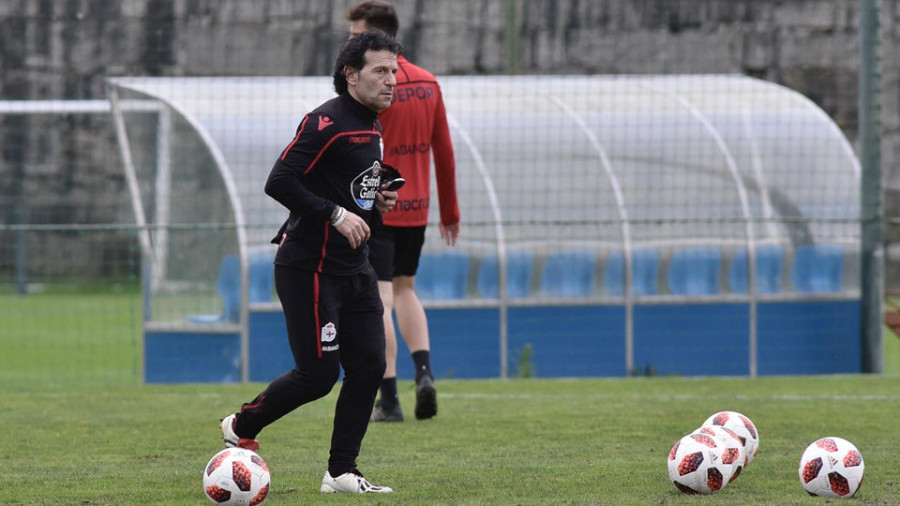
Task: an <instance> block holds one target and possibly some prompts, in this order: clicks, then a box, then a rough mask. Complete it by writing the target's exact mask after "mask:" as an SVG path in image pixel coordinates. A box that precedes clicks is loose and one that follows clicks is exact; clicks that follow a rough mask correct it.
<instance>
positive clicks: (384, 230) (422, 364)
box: [347, 0, 460, 421]
mask: <svg viewBox="0 0 900 506" xmlns="http://www.w3.org/2000/svg"><path fill="white" fill-rule="evenodd" d="M347 19H348V20H349V21H350V23H351V25H350V36H351V37H353V36H356V35H358V34H359V33H362V32H363V31H365V30H370V29H376V30H380V31H381V32H384V33H385V34H386V35H388V36H389V37H391V38H396V36H397V31H398V29H399V25H400V23H399V21H398V19H397V13H396V11H395V10H394V7H393V6H392V5H391V4H389V3H387V2H382V1H377V0H367V1H364V2H361V3H359V4H357V5H356V6H355V7H353V8H352V9H350V11H349V12H348V13H347ZM397 65H398V67H399V71H398V72H397V86H396V88H394V99H393V101H392V102H391V106H390V107H389V108H388V109H387V110H385V111H382V112H381V113H380V114H379V116H378V119H379V121H380V122H381V124H382V127H383V129H384V161H385V163H386V164H388V165H392V166H394V167H396V168H397V169H398V170H399V171H400V174H401V175H402V176H403V178H404V179H406V181H407V182H406V185H405V186H404V187H403V188H402V189H401V190H400V191H399V198H398V200H397V205H396V206H395V207H394V208H393V209H392V210H391V211H390V212H388V213H386V214H384V215H383V221H384V226H383V227H379V228H376V229H375V230H373V231H372V239H371V240H370V241H369V243H370V244H369V248H370V249H369V251H370V255H369V256H370V258H371V260H372V265H373V266H374V267H375V272H376V274H377V275H378V288H379V290H380V292H381V300H382V302H383V303H384V326H385V343H386V349H385V355H386V360H387V367H386V369H385V374H384V380H383V381H382V383H381V398H380V400H379V401H378V403H377V404H376V406H375V410H374V411H373V413H372V420H374V421H402V420H403V410H402V409H401V408H400V401H399V399H398V397H397V335H396V332H395V330H394V325H393V319H392V317H391V313H392V311H396V313H397V324H398V325H399V327H400V333H401V334H402V335H403V339H404V341H406V345H407V347H408V348H409V351H410V353H411V354H412V359H413V363H414V364H415V368H416V408H415V414H416V418H417V419H420V420H421V419H427V418H431V417H433V416H434V415H436V414H437V390H436V389H435V386H434V375H433V374H432V372H431V357H430V353H431V347H430V343H429V338H428V323H427V320H426V318H425V310H424V309H423V308H422V303H421V302H420V301H419V298H418V296H417V295H416V292H415V275H416V270H417V268H418V265H419V256H420V255H421V253H422V245H423V243H424V241H425V227H426V225H427V224H428V206H429V203H430V195H429V192H430V188H431V177H430V176H431V157H432V155H433V156H434V166H435V178H436V182H437V191H438V203H439V206H440V232H441V237H442V238H443V239H444V240H445V242H446V243H447V245H448V246H453V245H455V244H456V240H457V238H458V237H459V232H460V224H459V220H460V218H459V204H458V203H457V199H456V166H455V162H454V157H453V146H452V143H451V140H450V128H449V127H448V126H447V114H446V111H445V109H444V101H443V98H442V97H441V88H440V86H439V85H438V82H437V80H436V79H435V77H434V76H433V75H432V74H431V73H430V72H428V71H427V70H425V69H423V68H421V67H418V66H416V65H413V64H412V63H410V62H409V61H408V60H406V58H404V57H403V56H402V55H400V56H398V57H397Z"/></svg>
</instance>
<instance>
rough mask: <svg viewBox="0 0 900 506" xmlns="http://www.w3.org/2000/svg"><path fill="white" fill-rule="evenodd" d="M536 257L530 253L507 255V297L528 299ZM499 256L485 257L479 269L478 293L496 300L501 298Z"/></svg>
mask: <svg viewBox="0 0 900 506" xmlns="http://www.w3.org/2000/svg"><path fill="white" fill-rule="evenodd" d="M533 266H534V255H533V254H532V253H531V252H529V251H521V250H514V251H509V252H507V253H506V296H507V297H512V298H522V297H528V294H529V292H530V291H531V277H532V270H533ZM498 268H499V266H498V262H497V256H496V255H495V256H489V257H485V259H484V260H482V261H481V266H480V267H479V268H478V292H479V293H480V294H481V296H482V297H485V298H489V299H496V298H497V297H499V296H500V290H499V281H500V277H499V276H500V274H499V272H498Z"/></svg>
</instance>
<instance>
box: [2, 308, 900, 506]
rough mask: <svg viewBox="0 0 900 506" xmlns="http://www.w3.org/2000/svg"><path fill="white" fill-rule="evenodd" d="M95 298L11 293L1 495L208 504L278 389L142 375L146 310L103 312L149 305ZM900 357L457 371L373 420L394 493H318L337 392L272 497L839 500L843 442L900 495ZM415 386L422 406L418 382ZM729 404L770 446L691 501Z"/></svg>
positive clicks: (281, 452)
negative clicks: (791, 372)
mask: <svg viewBox="0 0 900 506" xmlns="http://www.w3.org/2000/svg"><path fill="white" fill-rule="evenodd" d="M80 299H81V303H80V304H81V305H76V306H73V307H72V308H71V309H68V310H66V311H63V312H62V314H63V316H59V314H60V313H53V314H55V315H56V316H55V317H53V318H51V317H49V316H43V317H41V316H25V317H23V315H26V314H28V313H27V312H28V311H37V310H38V309H39V308H44V309H45V308H46V307H47V305H48V304H53V301H52V300H50V299H47V300H44V301H43V302H35V299H29V298H12V299H10V300H7V299H5V298H4V300H2V301H0V328H4V329H11V330H9V331H8V332H7V333H5V334H4V336H3V338H2V340H0V385H3V388H2V389H0V403H2V406H3V409H0V427H3V429H4V436H3V437H2V438H0V459H2V461H3V462H5V463H6V464H7V465H6V466H5V468H4V472H3V475H2V479H0V504H28V505H31V504H89V505H99V504H127V505H131V504H165V505H169V504H171V505H183V504H204V503H205V501H206V499H205V498H204V496H203V492H202V487H201V471H202V469H203V467H204V466H205V464H206V462H207V460H208V459H209V458H210V457H211V456H212V455H213V454H214V453H215V452H216V451H218V450H219V449H220V448H221V440H220V437H221V436H220V434H219V431H218V419H219V418H221V417H222V416H223V415H225V414H228V413H229V412H231V411H233V410H234V409H236V408H237V407H238V406H239V405H240V403H241V402H245V401H247V400H249V399H251V398H252V397H253V396H255V395H256V394H257V393H258V392H259V390H260V389H261V388H263V385H260V384H250V385H165V386H163V385H142V384H140V382H139V381H137V376H136V372H135V371H136V370H138V365H137V362H138V361H139V357H138V356H137V355H136V354H135V351H134V350H135V347H136V343H139V333H138V330H137V329H136V328H135V325H134V317H133V316H131V317H122V318H120V317H107V316H101V315H105V314H106V312H109V311H111V312H112V313H115V314H120V313H123V312H124V313H128V314H131V315H134V314H135V312H136V311H137V310H138V308H139V307H140V306H139V301H138V302H136V300H135V298H134V297H132V296H127V297H123V296H115V295H105V294H100V295H97V296H94V297H80ZM31 304H38V306H34V307H32V306H30V305H31ZM67 304H68V303H67ZM34 314H35V315H38V314H39V313H34ZM44 314H46V313H44ZM23 318H31V319H32V321H23ZM98 319H100V320H101V321H102V322H103V324H102V325H99V324H92V323H90V322H96V320H98ZM101 327H103V329H101ZM34 328H43V329H45V330H33V329H34ZM29 329H32V330H29ZM46 329H50V330H46ZM110 329H112V330H110ZM61 336H62V337H61ZM136 340H137V341H136ZM898 356H900V340H898V339H897V338H896V337H895V336H894V335H893V334H891V333H886V334H885V371H890V372H889V373H886V374H883V375H853V376H814V377H811V376H802V377H799V376H798V377H765V378H756V379H750V378H682V377H645V378H620V379H578V380H564V379H559V380H553V379H514V380H478V381H475V380H471V381H467V380H441V381H439V383H438V388H439V394H440V395H439V403H440V413H439V415H438V416H437V417H436V418H435V419H433V420H430V421H425V422H419V421H416V420H414V419H410V420H408V421H407V422H404V423H402V424H373V425H372V426H371V427H370V429H369V433H368V435H367V437H366V439H365V441H364V443H363V449H362V453H361V455H360V459H359V464H360V468H361V469H362V470H363V472H365V473H366V475H367V476H368V477H369V478H370V479H371V481H373V482H374V483H379V484H386V485H390V486H392V487H394V489H395V491H396V492H395V493H394V494H392V495H391V496H388V497H384V496H375V497H373V496H360V497H346V496H345V495H341V496H339V497H335V496H326V495H322V494H320V493H319V492H318V487H319V484H320V480H321V477H322V474H323V473H324V471H325V464H326V461H327V457H328V453H327V452H328V441H329V437H330V430H331V420H332V414H333V408H334V400H335V397H336V392H337V391H336V390H335V391H334V392H332V394H330V395H329V396H328V397H327V398H325V399H322V400H320V401H317V402H315V403H313V404H310V405H307V406H304V407H302V408H301V409H299V410H298V411H296V412H294V413H292V414H290V415H288V416H287V417H285V418H284V419H282V420H280V421H279V422H277V423H275V424H273V425H272V426H270V427H269V428H267V429H266V430H265V431H264V432H263V433H262V434H261V435H260V440H261V442H262V448H261V451H260V453H261V455H262V456H263V457H264V458H265V459H266V460H267V462H268V464H269V467H270V469H271V471H272V480H273V481H272V491H271V493H270V495H269V499H268V500H267V501H266V503H265V504H272V505H275V504H339V503H340V504H346V503H347V501H352V502H353V503H362V504H376V503H391V504H604V505H631V504H634V505H646V504H723V503H728V504H739V505H744V504H746V505H757V504H822V503H825V502H828V501H826V500H823V499H821V498H813V497H809V496H807V494H806V493H805V492H804V491H803V489H802V487H801V486H800V482H799V479H798V477H797V469H796V467H797V461H798V460H799V458H800V455H801V453H802V452H803V449H804V448H805V447H806V445H807V444H809V443H810V442H811V441H813V440H815V439H817V438H819V437H822V436H827V435H834V436H840V437H844V438H845V439H848V440H850V441H852V442H853V443H855V444H856V445H857V446H858V447H859V449H860V451H861V452H862V454H863V457H864V459H865V463H866V468H867V473H866V481H865V483H864V485H863V487H862V488H861V490H860V492H859V494H857V496H856V497H855V498H854V499H853V500H852V504H867V505H868V504H878V505H883V504H898V503H900V500H898V497H900V465H898V464H897V461H896V460H895V459H894V457H895V456H897V455H898V454H900V424H898V423H897V413H898V406H900V375H898V374H896V370H897V369H891V368H893V367H897V365H898V364H897V361H896V358H897V357H898ZM110 364H112V365H110ZM401 390H402V392H401V396H402V400H403V402H404V405H405V406H406V408H407V411H408V412H409V413H410V414H411V412H412V406H413V389H412V383H411V382H404V383H403V384H402V385H401ZM720 410H736V411H740V412H742V413H744V414H746V415H748V416H749V417H750V418H752V419H753V421H754V422H755V423H756V425H757V427H758V429H759V432H760V451H759V455H758V456H757V458H756V460H755V461H754V462H753V463H752V464H750V466H749V467H748V468H747V469H746V470H744V472H743V473H742V474H741V476H740V478H738V480H737V481H735V482H734V483H732V484H730V485H729V486H728V487H727V488H726V489H725V490H724V491H722V492H721V493H719V494H716V495H713V496H704V497H697V496H684V495H681V494H680V493H679V492H678V491H677V490H676V489H675V487H674V486H672V484H671V483H669V481H668V476H667V471H666V464H665V457H666V455H667V454H668V451H669V449H670V448H671V447H672V445H673V444H674V443H675V442H676V441H677V440H678V439H679V438H680V437H681V436H682V435H684V434H686V433H688V432H691V431H692V430H693V429H695V428H696V427H697V426H699V425H700V424H701V423H702V422H703V421H704V420H705V419H706V417H707V416H709V415H710V414H712V413H713V412H716V411H720ZM410 418H411V417H410ZM848 504H850V503H848Z"/></svg>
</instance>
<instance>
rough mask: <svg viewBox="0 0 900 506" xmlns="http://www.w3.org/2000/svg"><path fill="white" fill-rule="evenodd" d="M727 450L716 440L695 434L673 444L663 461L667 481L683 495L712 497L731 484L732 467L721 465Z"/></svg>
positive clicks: (730, 465)
mask: <svg viewBox="0 0 900 506" xmlns="http://www.w3.org/2000/svg"><path fill="white" fill-rule="evenodd" d="M725 451H726V447H725V443H724V442H723V441H720V440H719V439H718V438H717V437H715V436H712V435H709V434H703V433H694V434H688V435H687V436H684V437H682V438H681V439H679V440H678V442H677V443H675V446H673V447H672V450H671V451H670V452H669V457H668V458H667V459H666V460H667V463H668V468H669V479H670V480H672V483H674V484H675V486H676V487H677V488H678V490H681V491H682V492H684V493H685V494H714V493H716V492H719V491H720V490H722V489H723V488H725V485H727V484H728V482H729V481H731V477H732V473H733V465H732V464H726V463H725V462H723V456H724V455H725Z"/></svg>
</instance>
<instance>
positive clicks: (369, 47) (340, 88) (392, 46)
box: [331, 30, 402, 95]
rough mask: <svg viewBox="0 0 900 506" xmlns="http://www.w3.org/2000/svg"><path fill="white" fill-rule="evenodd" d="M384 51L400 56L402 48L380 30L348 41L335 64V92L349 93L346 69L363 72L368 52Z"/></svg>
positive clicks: (365, 33) (340, 93) (332, 75)
mask: <svg viewBox="0 0 900 506" xmlns="http://www.w3.org/2000/svg"><path fill="white" fill-rule="evenodd" d="M384 49H387V50H388V51H390V52H392V53H394V54H395V55H399V54H400V51H401V49H402V47H401V46H400V43H399V42H397V41H395V40H394V39H392V38H390V37H388V36H387V35H385V34H384V33H382V32H380V31H378V30H368V31H365V32H363V33H361V34H360V35H359V36H358V37H353V38H352V39H348V40H347V42H345V43H344V47H342V48H341V52H340V53H338V56H337V60H335V62H334V73H332V74H331V77H332V78H333V79H334V91H336V92H337V94H338V95H343V94H345V93H347V76H346V75H344V68H346V67H350V68H353V69H356V70H357V71H359V70H362V68H363V65H365V63H366V51H381V50H384Z"/></svg>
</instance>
